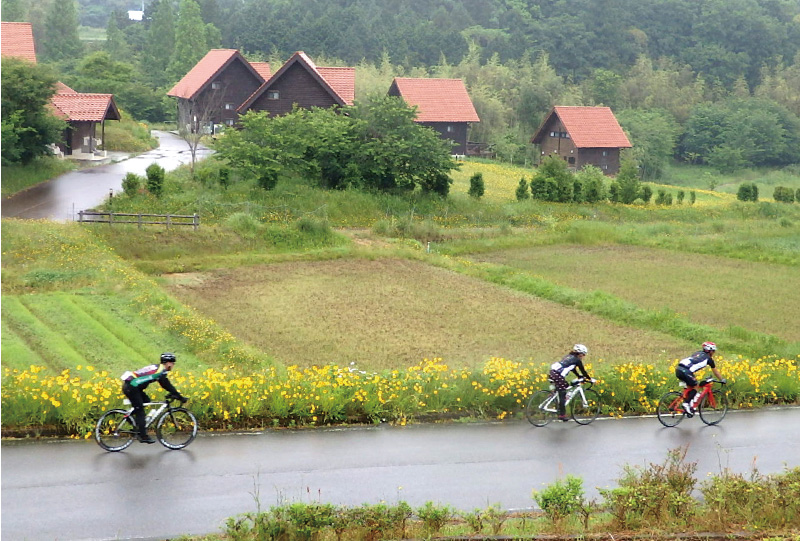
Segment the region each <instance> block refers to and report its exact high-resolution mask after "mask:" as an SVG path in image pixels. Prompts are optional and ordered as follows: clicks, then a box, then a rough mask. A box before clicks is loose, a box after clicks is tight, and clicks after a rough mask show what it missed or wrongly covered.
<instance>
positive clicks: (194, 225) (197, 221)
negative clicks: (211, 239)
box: [192, 212, 200, 231]
mask: <svg viewBox="0 0 800 541" xmlns="http://www.w3.org/2000/svg"><path fill="white" fill-rule="evenodd" d="M199 225H200V216H198V215H197V213H196V212H195V213H194V217H193V218H192V228H193V229H194V230H195V231H197V226H199Z"/></svg>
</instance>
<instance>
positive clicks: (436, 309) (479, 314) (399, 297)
mask: <svg viewBox="0 0 800 541" xmlns="http://www.w3.org/2000/svg"><path fill="white" fill-rule="evenodd" d="M169 283H170V284H171V285H170V286H168V289H169V291H170V292H172V293H173V294H174V295H175V296H176V297H177V298H179V299H180V300H181V301H183V302H185V303H186V304H188V305H190V306H193V307H195V308H197V310H199V311H200V312H202V313H203V314H207V315H209V316H210V317H211V318H212V319H214V320H215V321H217V322H218V323H220V324H221V325H223V326H224V327H225V328H227V329H229V330H230V331H231V332H232V333H233V334H234V335H236V336H237V337H239V338H241V339H243V340H245V341H247V342H248V343H249V344H251V345H253V346H255V347H257V348H259V349H262V350H267V351H270V352H271V353H272V354H273V355H274V356H275V357H276V358H278V359H279V360H280V361H282V362H284V363H285V364H298V365H300V366H312V365H321V364H326V363H329V362H332V363H337V364H340V365H343V364H348V363H350V362H356V363H357V365H358V366H359V367H360V368H363V369H366V370H381V369H391V368H397V367H402V366H410V365H412V364H414V363H416V362H418V361H419V360H420V359H423V358H437V357H438V358H442V359H444V360H445V361H446V362H447V363H448V364H450V365H454V366H466V367H470V368H473V369H474V368H477V367H479V366H480V365H481V364H483V363H484V362H485V361H486V360H487V359H489V358H490V357H492V356H500V357H504V358H509V359H520V360H531V361H535V362H544V361H547V360H550V359H553V358H554V357H559V356H561V355H563V354H564V352H565V348H567V349H568V348H569V346H571V345H572V343H574V342H576V341H582V342H586V343H589V344H592V353H593V358H594V359H607V360H639V361H648V360H650V361H652V360H655V359H665V358H674V357H676V356H678V355H679V354H680V353H681V352H684V351H686V350H687V349H688V348H691V347H693V345H692V344H690V343H688V342H686V341H684V340H679V339H675V338H670V337H668V336H664V335H662V334H659V333H657V332H652V331H646V330H641V329H632V328H626V327H624V326H621V325H617V324H614V323H611V322H608V321H604V320H603V319H602V318H599V317H596V316H593V315H590V314H586V313H584V312H582V311H580V310H576V309H574V308H568V307H565V306H562V305H559V304H556V303H553V302H549V301H544V300H541V299H537V298H535V297H531V296H530V295H524V294H521V293H519V292H515V291H512V290H509V289H507V288H503V287H498V286H496V285H493V284H490V283H486V282H485V281H483V280H479V279H476V278H473V277H469V276H465V275H463V274H458V273H454V272H451V271H448V270H445V269H441V268H438V267H433V266H430V265H427V264H425V263H423V262H419V261H408V260H404V259H396V258H380V259H374V260H373V259H363V258H353V259H336V260H333V261H313V262H300V263H294V262H292V263H281V264H274V265H257V266H250V267H243V268H239V269H222V270H217V271H213V272H208V273H198V274H188V275H187V274H182V275H175V276H172V277H170V279H169Z"/></svg>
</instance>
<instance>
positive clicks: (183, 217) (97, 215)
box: [78, 210, 200, 231]
mask: <svg viewBox="0 0 800 541" xmlns="http://www.w3.org/2000/svg"><path fill="white" fill-rule="evenodd" d="M78 221H79V222H81V223H102V224H137V225H138V226H139V229H141V228H142V226H143V225H150V224H156V225H166V226H167V227H171V226H173V225H190V226H192V228H193V229H194V230H195V231H197V228H198V227H200V216H199V215H197V214H128V213H124V212H97V211H94V210H82V211H80V212H78Z"/></svg>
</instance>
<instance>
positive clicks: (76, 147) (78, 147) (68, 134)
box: [57, 122, 97, 156]
mask: <svg viewBox="0 0 800 541" xmlns="http://www.w3.org/2000/svg"><path fill="white" fill-rule="evenodd" d="M95 127H96V123H95V122H70V123H69V127H68V128H67V129H66V130H64V142H63V143H59V144H58V145H57V146H58V148H59V149H60V150H61V152H63V153H64V155H65V156H71V155H73V154H91V153H92V152H94V150H95V148H97V146H96V145H95V144H94V141H93V139H94V138H95V137H97V135H95V134H96V129H95ZM87 138H88V140H87ZM84 143H86V144H84Z"/></svg>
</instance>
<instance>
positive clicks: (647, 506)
mask: <svg viewBox="0 0 800 541" xmlns="http://www.w3.org/2000/svg"><path fill="white" fill-rule="evenodd" d="M685 456H686V448H676V449H671V450H670V451H668V453H667V457H666V459H665V460H664V461H663V462H660V463H649V464H646V465H637V466H632V465H625V466H624V467H623V471H622V472H621V474H620V476H619V478H618V479H617V485H616V486H614V487H610V488H603V489H600V497H599V498H598V499H589V498H587V497H586V494H585V490H584V486H583V481H582V479H581V478H580V477H576V476H573V475H569V474H568V475H566V477H564V478H563V479H559V480H557V481H555V482H554V483H552V484H549V485H546V486H544V487H537V488H534V489H533V490H532V492H531V500H532V504H533V503H535V504H536V508H537V510H534V506H533V505H532V506H531V509H530V510H518V511H515V512H511V513H509V512H506V511H504V510H503V509H501V507H500V505H499V504H489V505H488V506H487V507H485V508H476V509H473V510H459V509H454V508H452V507H450V506H447V505H441V504H438V503H435V502H430V501H429V502H426V503H425V504H423V505H420V506H418V507H412V506H411V505H409V504H408V503H407V502H405V501H403V500H401V499H399V498H398V500H397V501H395V502H381V503H377V504H366V503H365V504H363V505H361V506H357V507H347V506H336V505H332V504H324V503H319V502H314V501H308V502H285V503H280V504H279V505H275V506H272V507H270V508H269V509H268V510H264V511H260V510H259V511H256V512H251V513H243V514H241V515H237V516H234V517H231V518H229V519H228V520H227V522H226V524H225V527H224V528H223V530H222V532H221V533H220V534H215V535H207V536H190V537H185V538H184V539H186V540H197V541H200V540H202V541H214V540H219V541H222V540H226V541H227V540H231V541H250V540H256V539H258V540H279V539H280V540H287V541H291V540H303V539H317V540H320V541H326V540H330V541H333V540H336V541H340V540H356V539H358V540H377V539H432V538H439V539H447V538H450V539H471V538H476V539H482V538H487V537H488V538H493V539H541V538H542V537H544V536H547V538H556V539H572V538H575V537H579V538H582V539H607V538H609V537H612V538H615V539H626V538H629V536H631V535H632V532H642V531H646V532H647V537H648V538H649V539H674V538H675V536H677V535H680V536H683V537H689V538H693V539H694V538H698V539H706V538H711V537H712V534H709V533H708V532H716V534H714V535H720V534H722V535H725V534H727V536H728V537H729V538H731V539H754V540H755V539H758V540H762V539H770V540H783V539H786V540H790V539H796V532H797V529H798V528H799V527H800V468H787V469H786V470H785V471H783V472H781V473H776V474H773V475H764V474H762V473H761V472H759V471H758V470H757V469H755V468H754V469H753V470H752V471H751V472H750V473H749V474H746V475H745V474H739V473H734V472H731V471H728V470H726V469H722V470H721V471H719V472H717V473H714V474H709V475H708V476H707V477H705V478H703V479H698V478H697V475H696V474H697V471H696V470H697V464H696V463H693V462H686V460H685ZM254 497H255V498H256V500H258V496H257V495H255V496H254ZM256 503H257V504H258V508H259V509H261V503H260V502H259V501H257V502H256Z"/></svg>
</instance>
